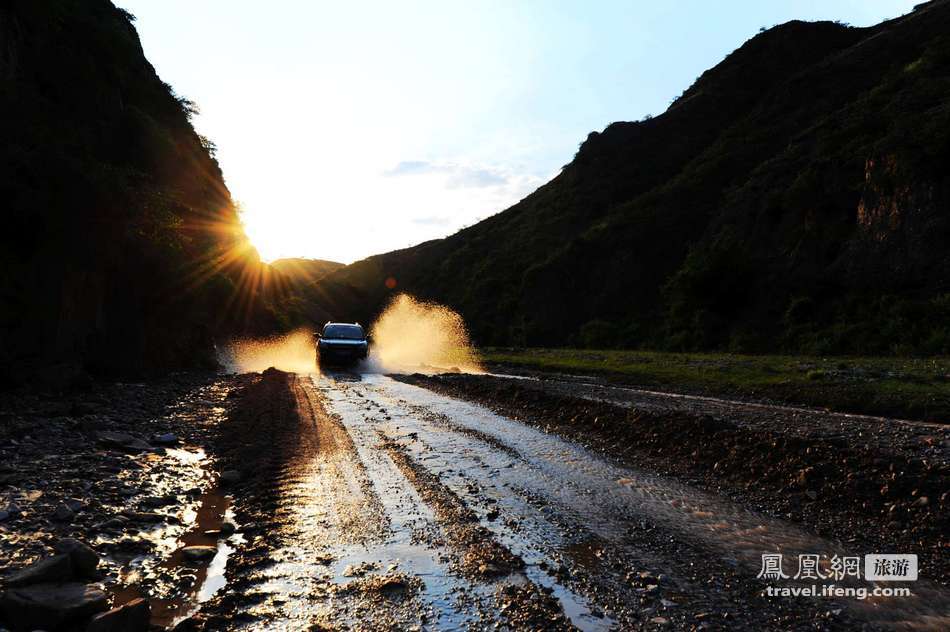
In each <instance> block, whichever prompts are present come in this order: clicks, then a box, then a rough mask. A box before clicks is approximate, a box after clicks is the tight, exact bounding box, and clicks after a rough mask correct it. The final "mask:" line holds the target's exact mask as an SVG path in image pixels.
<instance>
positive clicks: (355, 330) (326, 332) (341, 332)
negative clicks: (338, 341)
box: [323, 325, 363, 340]
mask: <svg viewBox="0 0 950 632" xmlns="http://www.w3.org/2000/svg"><path fill="white" fill-rule="evenodd" d="M323 337H324V338H342V339H343V340H362V339H363V328H362V327H360V326H359V325H327V326H326V327H324V328H323Z"/></svg>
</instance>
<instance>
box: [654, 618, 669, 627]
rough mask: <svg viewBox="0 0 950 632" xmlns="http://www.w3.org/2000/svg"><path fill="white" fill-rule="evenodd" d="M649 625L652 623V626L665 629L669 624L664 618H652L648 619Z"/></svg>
mask: <svg viewBox="0 0 950 632" xmlns="http://www.w3.org/2000/svg"><path fill="white" fill-rule="evenodd" d="M650 623H652V624H653V625H659V626H662V627H666V626H668V625H669V624H670V620H669V619H667V618H666V617H653V618H652V619H650Z"/></svg>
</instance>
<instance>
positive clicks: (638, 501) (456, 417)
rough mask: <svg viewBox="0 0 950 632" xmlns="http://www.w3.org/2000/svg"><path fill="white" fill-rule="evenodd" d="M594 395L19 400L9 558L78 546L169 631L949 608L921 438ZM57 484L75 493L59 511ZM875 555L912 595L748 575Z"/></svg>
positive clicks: (937, 619)
mask: <svg viewBox="0 0 950 632" xmlns="http://www.w3.org/2000/svg"><path fill="white" fill-rule="evenodd" d="M202 380H204V381H202ZM559 388H560V387H559ZM577 388H580V387H577ZM611 397H613V398H615V399H618V400H619V399H621V396H620V395H617V394H615V393H612V392H606V393H604V392H603V391H594V392H591V391H587V390H579V391H571V392H565V391H556V390H554V389H551V390H547V387H546V386H543V385H542V386H538V384H537V383H536V381H528V380H511V379H508V378H499V377H492V376H464V375H454V376H435V377H425V376H411V377H401V378H399V379H398V380H397V379H393V378H391V377H386V376H382V375H376V374H355V373H337V374H327V375H311V374H300V375H294V374H288V373H283V372H280V371H277V370H267V371H265V372H264V373H263V374H248V375H243V376H223V377H205V378H201V379H198V378H195V377H189V378H187V379H186V378H181V384H175V385H172V386H167V385H163V386H160V385H158V384H155V383H151V384H147V385H139V386H130V385H124V386H121V387H119V386H116V387H114V388H113V390H111V391H110V392H109V394H108V396H103V398H102V399H103V401H104V402H106V403H103V404H101V405H100V406H101V407H102V410H103V411H105V410H106V408H108V407H112V408H113V409H115V410H112V411H111V412H106V413H104V414H103V415H102V418H98V417H97V418H96V420H95V423H93V420H91V419H87V420H85V425H84V424H83V422H80V423H76V422H75V421H69V420H68V419H66V418H63V419H59V418H58V417H52V416H50V414H49V411H48V410H47V409H46V408H45V407H44V406H45V404H44V405H43V406H38V405H35V404H34V405H33V406H32V407H30V406H27V405H25V404H23V403H22V402H20V403H19V404H18V406H19V407H17V406H13V407H12V409H14V410H17V411H20V412H18V413H16V414H17V415H18V417H17V419H18V420H19V421H18V422H17V424H15V425H14V429H15V430H14V431H13V432H9V433H8V434H7V435H4V437H3V439H2V441H3V443H0V456H3V457H4V458H5V459H7V461H2V460H0V464H3V463H7V462H11V463H12V467H6V468H4V469H3V470H2V471H0V476H4V477H5V478H4V479H3V480H4V484H5V485H6V487H4V488H2V491H3V493H4V494H6V495H5V496H4V498H3V500H4V501H5V502H6V501H8V499H9V500H16V502H18V503H21V504H23V505H27V504H28V503H29V505H28V511H23V512H22V513H21V514H18V515H17V516H16V519H15V520H13V521H10V520H4V521H0V548H2V551H3V552H4V553H5V554H6V555H5V557H3V558H2V559H3V562H4V564H5V568H6V569H7V571H8V572H9V571H12V570H13V569H15V568H19V567H21V566H23V565H24V564H26V563H28V562H29V561H31V560H33V559H35V558H36V557H38V556H40V555H42V554H44V553H46V552H47V550H48V547H49V546H51V545H52V544H54V543H55V541H56V540H57V539H58V538H61V537H66V536H72V537H79V538H80V539H85V540H86V541H88V542H89V543H90V544H91V545H93V546H94V548H95V549H96V550H97V551H98V552H99V553H100V555H102V556H103V560H104V561H103V569H104V571H105V572H104V574H103V576H102V577H101V578H100V580H99V581H98V582H96V583H97V584H98V585H99V586H102V587H104V588H106V589H107V590H108V591H109V594H110V599H111V602H112V604H113V605H114V604H120V603H123V602H125V601H127V600H129V599H131V598H133V597H136V596H139V595H141V596H145V597H147V598H148V599H149V601H150V603H151V606H152V613H153V616H152V623H153V625H154V626H155V627H156V628H175V629H176V630H180V631H185V630H273V629H279V630H484V629H500V630H570V629H578V630H582V631H585V632H599V631H602V630H633V629H647V630H652V629H663V628H669V629H685V630H699V629H730V630H733V629H737V630H746V629H748V630H752V629H756V630H758V629H781V630H816V629H817V630H837V629H841V630H845V629H922V630H926V629H932V630H942V629H946V628H947V627H948V626H950V592H948V589H947V588H945V587H944V586H942V585H941V582H945V580H946V577H945V575H943V574H942V573H943V572H944V570H943V569H944V566H942V564H943V563H944V561H943V560H942V557H941V554H940V551H941V548H940V547H944V546H945V542H946V538H945V535H946V534H945V532H944V531H943V529H945V527H944V526H943V522H941V517H942V516H944V511H945V502H946V499H945V497H941V495H940V493H939V492H940V487H941V486H944V488H945V485H944V483H945V479H944V478H941V477H942V476H945V470H944V469H941V468H942V467H943V463H942V462H941V461H940V459H939V458H935V455H938V454H939V452H938V451H930V452H925V453H924V454H923V455H918V456H913V454H911V453H909V452H908V450H909V449H910V448H909V447H908V446H909V444H907V443H902V444H901V445H900V446H897V447H895V448H894V449H893V450H890V451H888V450H885V449H883V448H882V445H883V444H884V442H882V441H861V440H858V441H855V440H854V438H853V437H851V438H847V437H842V438H841V440H840V441H838V442H832V441H830V438H829V436H828V435H827V434H818V435H816V436H814V437H812V436H810V435H809V434H808V433H807V432H802V431H801V428H800V427H797V428H796V429H795V431H793V432H790V431H787V430H786V429H785V428H783V427H781V426H777V427H773V428H768V424H767V423H765V422H764V421H762V420H750V419H747V418H745V417H743V416H742V415H737V416H735V417H732V418H730V417H719V418H716V417H710V416H702V415H695V414H691V413H690V411H686V410H682V409H677V408H676V407H675V406H671V408H670V410H668V411H666V412H662V411H658V410H656V409H651V410H636V409H635V407H631V406H629V405H627V404H629V402H625V401H607V400H609V399H610V398H611ZM80 408H81V406H80ZM137 408H140V409H141V410H139V411H138V413H136V414H132V413H133V411H135V410H136V409H137ZM27 410H35V411H37V415H38V416H36V417H33V418H31V419H32V421H33V422H34V423H33V424H32V425H30V424H27V423H25V422H24V420H25V419H26V418H25V417H24V416H23V415H24V414H25V413H24V411H27ZM71 412H72V411H70V413H71ZM769 414H770V415H778V414H780V413H778V412H776V411H769ZM66 417H69V415H66ZM775 418H776V417H773V419H775ZM41 419H42V420H43V423H41V424H38V423H36V422H38V421H40V420H41ZM852 421H853V420H852ZM849 423H850V422H849ZM28 428H29V432H30V433H32V434H28V433H27V429H28ZM84 428H85V429H84ZM102 429H106V430H108V431H110V432H113V433H123V432H124V433H126V434H128V435H135V436H134V437H132V436H126V437H124V438H122V436H121V435H119V436H118V438H121V439H122V441H125V442H126V443H121V442H119V443H116V442H117V441H118V438H117V435H115V434H113V435H108V436H106V437H105V438H104V439H103V438H102V437H101V436H100V435H99V434H98V433H99V431H101V430H102ZM169 432H171V433H174V434H175V435H176V445H174V446H171V445H169V446H165V447H161V448H159V447H158V446H156V445H154V442H155V441H156V437H157V436H159V435H160V434H162V433H169ZM34 435H35V436H34ZM832 438H833V437H832ZM83 441H85V442H86V444H87V445H86V447H84V448H82V449H79V448H75V450H74V451H75V452H77V453H81V454H83V455H84V456H83V457H82V458H81V459H78V460H77V461H76V463H75V464H73V463H72V460H71V459H72V458H73V457H72V455H71V450H70V447H71V446H72V447H74V445H73V444H78V445H82V442H83ZM128 441H132V443H128ZM136 441H141V442H142V443H136ZM150 441H151V442H152V443H149V442H150ZM763 454H764V455H765V457H763V456H762V455H763ZM915 458H916V459H919V461H920V463H917V462H916V461H914V460H913V459H915ZM809 468H812V469H809ZM891 468H894V469H891ZM838 470H840V471H838ZM875 477H884V479H886V480H884V483H883V484H886V485H888V489H900V490H902V491H901V492H900V493H905V492H906V493H907V494H909V495H910V497H911V498H915V499H918V500H917V501H915V503H916V504H913V507H914V509H913V510H907V515H909V516H910V517H903V516H904V515H905V514H900V515H901V516H902V517H901V518H900V520H902V521H904V522H903V524H904V525H906V526H905V527H903V529H894V530H893V531H892V532H888V531H887V530H888V529H890V528H891V527H890V526H888V525H889V523H881V521H880V520H879V519H878V516H879V513H878V512H879V510H880V508H881V506H880V505H879V503H878V501H877V500H869V498H870V496H873V495H874V494H875V493H876V494H880V493H881V492H880V490H879V489H876V487H875V486H876V485H877V484H878V480H877V479H875ZM33 481H44V486H43V489H40V487H39V486H38V485H34V484H32V482H33ZM867 484H872V492H871V493H870V494H867V493H865V492H863V491H862V489H863V488H862V485H867ZM808 492H813V493H812V494H809V493H808ZM895 493H897V492H895ZM83 494H85V495H83ZM837 494H842V496H841V497H838V498H835V499H834V501H833V500H832V499H831V496H832V495H837ZM862 494H865V495H863V496H862ZM849 495H850V496H854V498H852V497H849ZM884 495H885V496H886V494H884ZM73 496H78V497H77V498H73ZM920 498H928V501H927V503H920V502H919V499H920ZM68 500H78V501H81V502H82V503H83V505H82V507H79V506H78V505H77V511H76V513H75V516H74V519H73V521H72V523H69V524H66V525H64V524H61V523H60V522H58V521H57V520H54V519H53V517H52V516H51V514H52V513H53V512H54V511H55V509H56V507H57V506H58V505H59V504H61V503H64V502H66V501H68ZM859 500H860V501H861V502H858V501H859ZM891 502H892V504H893V502H894V501H891ZM862 503H863V504H862ZM0 508H2V507H0ZM894 511H897V510H888V513H889V514H890V513H893V512H894ZM87 514H88V515H87ZM894 520H897V519H896V518H895V519H894ZM110 521H112V522H110ZM882 524H883V525H884V526H881V525H882ZM875 525H877V526H876V527H875ZM903 531H906V533H903ZM195 547H197V548H195ZM883 551H887V552H892V551H896V552H914V553H917V554H918V555H920V558H921V565H920V566H921V580H920V581H918V582H914V583H913V584H912V586H911V588H912V589H913V591H912V595H910V596H900V597H897V596H893V597H869V598H868V599H857V598H855V597H853V596H852V597H848V596H834V597H776V596H769V595H768V594H766V592H765V588H766V587H767V586H768V585H776V582H775V581H767V580H764V579H760V578H758V577H757V574H758V572H759V570H760V563H761V556H762V555H763V554H764V553H774V552H781V553H782V554H783V555H785V556H786V560H788V561H787V562H786V564H787V565H786V571H792V572H794V569H792V568H791V566H790V564H791V560H792V559H794V558H797V556H798V555H799V554H805V553H814V554H820V555H823V556H824V557H825V558H826V561H825V562H823V564H824V565H825V570H827V558H830V557H832V556H836V555H837V556H844V555H861V554H865V553H871V552H883ZM837 583H839V584H841V585H843V586H857V585H859V584H860V585H862V586H868V587H871V586H873V585H872V584H870V583H869V582H858V581H857V580H844V581H841V582H837ZM786 585H789V586H804V585H806V584H804V583H803V582H801V581H796V580H793V579H791V578H790V579H789V580H787V584H786ZM0 625H2V623H0ZM77 626H78V628H81V627H82V626H81V625H80V624H79V622H77Z"/></svg>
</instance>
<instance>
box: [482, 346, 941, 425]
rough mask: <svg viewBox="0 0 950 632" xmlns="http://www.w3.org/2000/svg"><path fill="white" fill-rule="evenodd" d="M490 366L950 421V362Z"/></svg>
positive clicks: (597, 356) (615, 357) (709, 360)
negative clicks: (598, 376) (586, 375)
mask: <svg viewBox="0 0 950 632" xmlns="http://www.w3.org/2000/svg"><path fill="white" fill-rule="evenodd" d="M481 356H482V359H483V361H484V362H486V363H488V364H489V365H492V364H494V365H502V366H506V367H512V368H520V369H535V370H541V371H555V372H561V373H574V374H592V375H601V376H604V377H606V378H608V379H609V380H611V381H614V382H621V383H624V384H630V385H636V386H642V387H647V388H658V389H665V390H670V391H675V392H682V393H694V394H703V395H714V396H724V397H736V398H750V399H760V400H772V401H777V402H783V403H788V404H800V405H806V406H817V407H822V408H830V409H833V410H840V411H843V412H857V413H866V414H879V415H891V416H898V417H904V418H908V419H926V420H930V421H941V422H945V423H950V358H946V357H936V358H885V357H875V358H862V357H832V358H820V357H807V356H749V355H733V354H712V353H661V352H651V351H595V350H583V349H510V348H497V347H496V348H485V349H482V350H481Z"/></svg>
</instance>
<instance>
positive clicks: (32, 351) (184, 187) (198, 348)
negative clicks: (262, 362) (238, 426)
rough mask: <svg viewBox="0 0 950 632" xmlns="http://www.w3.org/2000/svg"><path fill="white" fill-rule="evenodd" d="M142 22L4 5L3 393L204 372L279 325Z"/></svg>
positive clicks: (83, 4)
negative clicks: (248, 335) (242, 338)
mask: <svg viewBox="0 0 950 632" xmlns="http://www.w3.org/2000/svg"><path fill="white" fill-rule="evenodd" d="M132 20H133V18H132V16H130V15H129V14H128V13H126V12H125V11H122V10H121V9H117V8H116V7H115V6H113V5H112V4H111V3H110V2H108V1H106V0H44V2H33V1H31V0H11V1H8V2H4V3H2V4H0V108H2V109H0V111H2V113H3V116H2V117H0V131H2V136H3V139H4V143H3V145H2V146H0V164H2V165H3V169H2V170H0V199H2V200H3V204H4V224H5V225H4V229H3V231H0V242H2V247H0V264H2V265H0V374H2V375H4V376H6V378H7V379H10V378H13V377H18V378H19V379H29V378H26V377H24V376H25V375H28V374H29V370H30V369H33V368H35V369H39V368H41V367H49V366H51V365H55V366H58V367H59V369H56V370H54V371H53V373H56V372H57V371H59V372H60V373H62V372H64V371H66V368H64V367H73V368H80V367H85V368H90V369H94V370H99V371H105V372H115V371H136V372H141V371H146V370H154V369H163V368H171V367H178V366H194V365H195V364H196V363H207V362H211V361H213V353H214V336H215V335H216V334H220V333H221V332H226V331H236V330H240V329H242V328H244V327H245V326H247V325H248V324H251V325H252V326H266V324H267V322H268V321H269V320H272V315H271V314H270V313H269V312H268V310H267V309H266V305H265V302H266V301H263V300H262V299H265V298H267V294H268V292H267V291H266V288H263V287H262V280H263V279H265V277H266V276H267V271H266V269H265V268H263V267H262V266H261V264H260V262H259V259H258V258H257V255H256V253H255V252H254V251H253V249H252V248H251V247H250V246H249V244H248V242H247V240H246V238H245V236H244V233H243V230H242V228H241V225H240V222H239V220H238V217H237V213H236V210H235V207H234V205H233V204H232V201H231V197H230V194H229V193H228V190H227V187H226V186H225V185H224V181H223V179H222V175H221V171H220V169H219V168H218V164H217V162H216V161H215V159H214V157H213V149H214V148H213V145H212V144H211V143H210V142H209V141H207V140H206V139H204V138H202V137H200V136H198V135H197V134H196V133H195V131H194V129H193V128H192V125H191V123H190V122H189V117H190V116H191V114H192V113H193V111H194V105H193V104H191V103H190V102H188V101H187V100H186V99H183V98H181V97H178V96H177V95H175V93H174V92H173V91H172V89H171V88H170V87H169V86H168V85H166V84H165V83H163V82H162V81H161V80H160V79H159V78H158V76H157V75H156V73H155V70H154V69H153V68H152V66H151V65H150V64H149V63H148V61H147V60H146V59H145V57H144V55H143V52H142V47H141V44H140V43H139V39H138V36H137V34H136V32H135V29H134V28H133V26H132ZM238 308H239V309H238Z"/></svg>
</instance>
